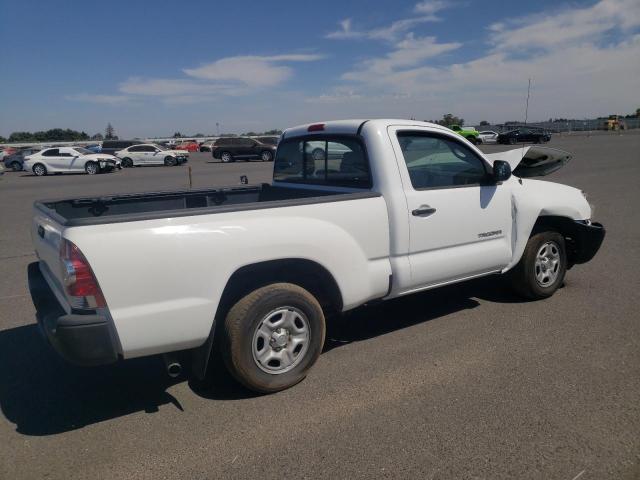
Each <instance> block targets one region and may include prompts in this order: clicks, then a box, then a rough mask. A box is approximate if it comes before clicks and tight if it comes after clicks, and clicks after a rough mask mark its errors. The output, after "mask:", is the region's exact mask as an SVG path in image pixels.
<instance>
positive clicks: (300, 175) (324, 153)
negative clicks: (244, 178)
mask: <svg viewBox="0 0 640 480" xmlns="http://www.w3.org/2000/svg"><path fill="white" fill-rule="evenodd" d="M273 179H274V180H276V181H279V182H295V183H312V184H318V185H331V186H340V187H356V188H370V187H371V173H370V170H369V162H368V160H367V156H366V152H365V150H364V148H363V146H362V143H361V142H360V141H359V140H358V139H356V138H345V137H318V136H314V137H311V138H308V137H307V138H293V139H291V140H285V141H284V142H281V143H280V145H279V146H278V151H277V153H276V159H275V164H274V173H273Z"/></svg>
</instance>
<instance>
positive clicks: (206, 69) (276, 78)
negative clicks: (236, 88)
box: [183, 54, 323, 87]
mask: <svg viewBox="0 0 640 480" xmlns="http://www.w3.org/2000/svg"><path fill="white" fill-rule="evenodd" d="M322 58H323V56H322V55H317V54H288V55H273V56H262V57H260V56H255V55H247V56H238V57H228V58H222V59H220V60H216V61H215V62H212V63H207V64H204V65H201V66H200V67H198V68H186V69H184V70H183V72H184V73H185V74H186V75H188V76H190V77H193V78H198V79H201V80H209V81H215V82H220V81H222V82H232V83H240V84H243V85H246V86H248V87H272V86H275V85H279V84H281V83H282V82H284V81H286V80H288V79H289V78H290V77H291V75H292V74H293V70H292V69H291V68H290V67H288V66H286V65H281V63H283V62H312V61H316V60H320V59H322Z"/></svg>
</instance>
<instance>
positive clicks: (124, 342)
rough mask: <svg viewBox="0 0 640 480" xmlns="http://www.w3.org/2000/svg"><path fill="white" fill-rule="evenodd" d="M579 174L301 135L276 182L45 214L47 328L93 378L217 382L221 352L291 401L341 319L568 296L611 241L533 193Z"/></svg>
mask: <svg viewBox="0 0 640 480" xmlns="http://www.w3.org/2000/svg"><path fill="white" fill-rule="evenodd" d="M568 159H569V156H568V155H567V154H566V153H565V152H560V151H557V150H552V149H549V148H545V147H537V146H536V147H526V148H524V147H523V148H518V149H516V150H511V151H508V152H502V153H496V154H492V155H484V154H483V153H482V152H480V151H479V150H478V149H477V148H475V147H474V146H472V145H471V144H470V143H469V142H467V141H466V140H465V139H464V138H462V137H460V136H459V135H458V134H457V133H455V132H452V131H451V130H449V129H447V128H445V127H441V126H438V125H433V124H429V123H423V122H416V121H409V120H366V121H365V120H348V121H347V120H345V121H331V122H326V123H318V124H311V125H303V126H299V127H295V128H291V129H288V130H286V131H285V132H284V134H283V135H282V139H281V141H280V143H279V145H278V149H277V153H276V158H275V162H274V175H273V182H272V183H270V184H263V185H259V186H249V185H238V186H233V187H229V188H220V189H211V190H190V191H180V192H156V193H142V194H133V195H114V196H109V197H100V198H78V199H69V200H52V201H40V202H36V203H35V205H34V218H33V227H32V238H33V242H34V245H35V249H36V252H37V255H38V258H39V261H38V262H37V263H33V264H32V265H30V268H29V284H30V289H31V293H32V298H33V301H34V304H35V305H36V308H37V311H38V315H37V316H38V321H39V323H40V325H41V327H42V328H43V330H44V332H45V333H46V335H47V337H48V338H49V340H50V343H51V344H52V345H53V346H54V347H55V348H56V350H58V352H59V353H60V354H61V355H62V356H64V357H65V358H66V359H68V360H69V361H71V362H73V363H76V364H81V365H99V364H107V363H111V362H116V361H118V360H120V359H129V358H134V357H140V356H144V355H155V354H165V356H166V358H172V353H171V352H174V353H175V352H181V354H182V355H183V356H184V354H185V352H188V353H189V354H190V356H191V358H192V361H191V363H192V372H193V373H194V374H196V375H197V376H198V377H200V378H203V377H204V375H205V374H206V371H207V364H208V360H209V358H210V354H211V353H212V349H219V351H220V352H221V354H222V357H223V358H224V361H225V364H226V366H227V367H228V369H229V370H230V372H231V373H232V374H233V375H234V376H235V378H237V380H239V381H240V382H241V383H242V384H244V385H245V386H246V387H248V388H250V389H253V390H256V391H259V392H274V391H277V390H281V389H284V388H287V387H289V386H291V385H294V384H295V383H297V382H299V381H300V380H302V379H303V378H304V377H305V375H306V374H307V372H308V370H309V369H310V367H311V366H312V365H313V364H314V362H315V361H316V360H317V359H318V356H319V355H320V352H321V350H322V347H323V342H324V338H325V317H326V316H327V315H329V314H336V313H339V312H344V311H347V310H350V309H353V308H355V307H358V306H359V305H363V304H365V303H368V302H373V301H376V300H387V299H391V298H396V297H399V296H401V295H407V294H409V293H414V292H419V291H422V290H425V289H430V288H434V287H438V286H441V285H446V284H450V283H454V282H460V281H463V280H467V279H471V278H475V277H480V276H483V275H489V274H496V273H502V274H508V275H510V277H511V278H510V281H511V283H512V285H513V287H514V288H515V290H516V291H517V292H518V293H520V294H521V295H524V296H526V297H528V298H531V299H541V298H545V297H548V296H550V295H552V294H553V293H554V292H555V291H556V289H557V288H558V287H559V286H560V285H561V284H562V282H563V279H564V276H565V273H566V270H567V269H569V268H571V267H572V266H573V265H575V264H579V263H584V262H587V261H589V260H590V259H591V258H592V257H593V256H594V255H595V254H596V252H597V251H598V249H599V247H600V245H601V243H602V241H603V238H604V228H603V227H602V225H600V224H598V223H594V222H592V221H591V208H590V206H589V203H588V202H587V200H586V199H585V197H584V195H583V193H582V192H581V191H580V190H577V189H575V188H572V187H568V186H565V185H560V184H556V183H551V182H545V181H539V180H532V179H530V178H529V177H531V176H540V175H544V174H547V173H549V172H551V171H553V170H556V169H557V168H560V167H561V166H562V165H563V164H564V163H566V162H567V161H568ZM512 171H513V175H512ZM178 367H179V365H177V364H175V363H168V370H169V373H170V374H172V373H173V374H175V373H177V371H178Z"/></svg>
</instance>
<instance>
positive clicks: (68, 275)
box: [60, 239, 107, 309]
mask: <svg viewBox="0 0 640 480" xmlns="http://www.w3.org/2000/svg"><path fill="white" fill-rule="evenodd" d="M60 260H61V262H62V275H63V279H64V286H65V289H66V293H67V296H68V297H70V298H69V300H70V303H71V304H72V306H73V307H74V308H80V309H93V308H102V307H106V306H107V304H106V302H105V300H104V296H103V295H102V290H100V285H98V280H96V277H95V275H94V274H93V270H91V266H90V265H89V262H88V261H87V259H86V258H85V257H84V255H83V254H82V252H81V251H80V249H79V248H78V247H77V246H76V245H75V244H74V243H73V242H70V241H69V240H64V239H63V241H62V244H61V245H60Z"/></svg>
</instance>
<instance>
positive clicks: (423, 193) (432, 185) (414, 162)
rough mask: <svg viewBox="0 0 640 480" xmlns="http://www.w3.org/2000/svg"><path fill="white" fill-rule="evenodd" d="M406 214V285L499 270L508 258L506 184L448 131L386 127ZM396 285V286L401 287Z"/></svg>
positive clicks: (415, 286) (411, 286)
mask: <svg viewBox="0 0 640 480" xmlns="http://www.w3.org/2000/svg"><path fill="white" fill-rule="evenodd" d="M389 135H390V137H391V142H392V144H393V147H394V151H395V154H396V158H397V161H398V167H399V168H400V172H401V177H402V182H403V188H404V191H405V196H406V201H407V209H408V212H407V213H408V215H407V218H408V221H409V237H410V238H409V263H410V267H411V282H410V284H407V285H405V286H403V287H404V288H403V289H404V290H414V289H421V288H425V287H428V286H436V285H440V284H445V283H450V282H454V281H457V280H462V279H465V278H471V277H474V276H479V275H483V274H486V273H489V272H494V271H499V270H501V269H502V268H504V267H505V266H506V265H507V264H508V263H509V261H510V260H511V231H512V216H511V192H510V187H509V183H508V182H507V183H506V184H503V183H498V184H496V183H495V182H493V181H491V180H490V179H492V172H491V167H490V166H489V165H488V164H487V162H486V161H485V160H483V159H482V158H481V157H480V155H478V154H477V153H476V152H475V151H474V150H472V149H471V148H470V147H469V146H467V145H465V144H464V143H463V141H461V140H458V139H457V138H455V137H454V136H453V135H446V134H441V133H434V132H433V131H429V130H428V129H424V130H421V129H419V127H412V128H411V129H405V128H402V127H390V131H389ZM401 287H402V286H401Z"/></svg>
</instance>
